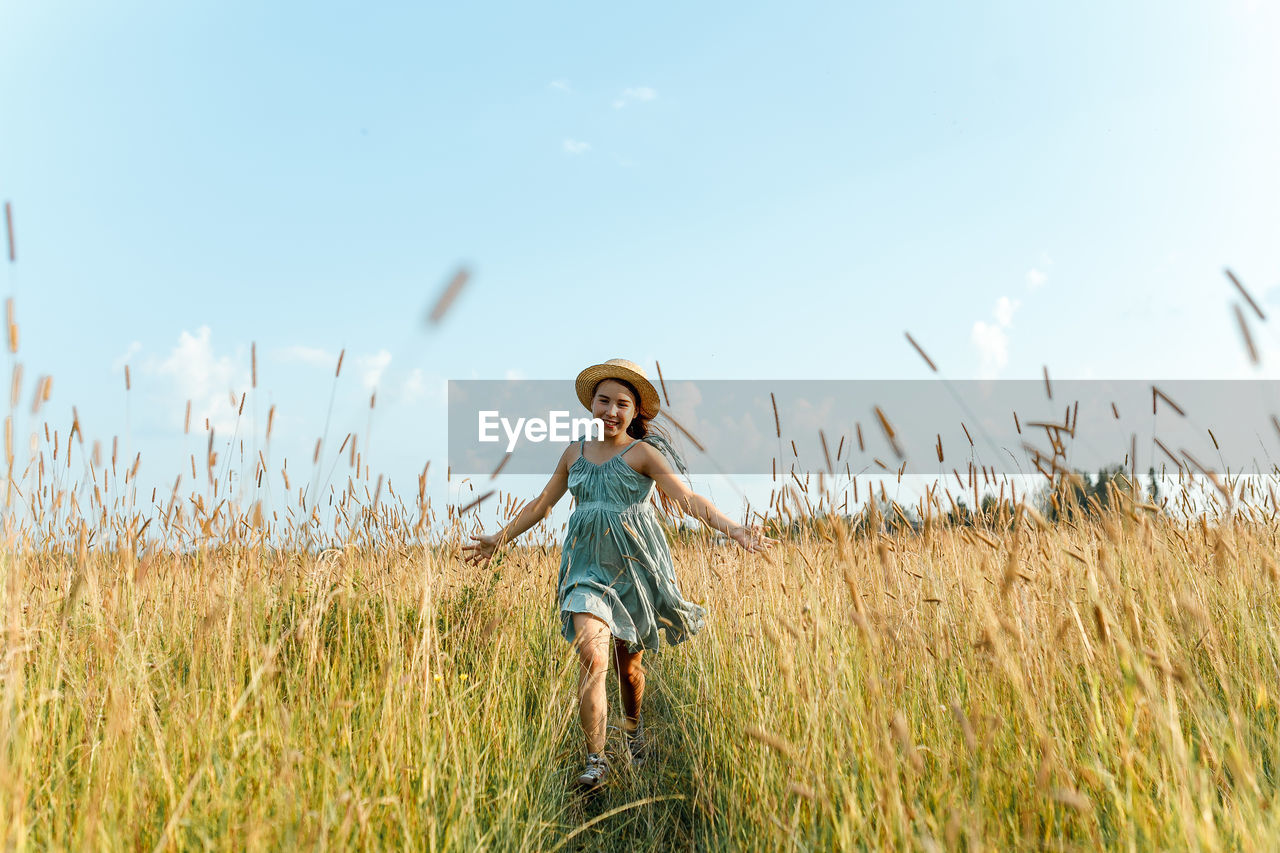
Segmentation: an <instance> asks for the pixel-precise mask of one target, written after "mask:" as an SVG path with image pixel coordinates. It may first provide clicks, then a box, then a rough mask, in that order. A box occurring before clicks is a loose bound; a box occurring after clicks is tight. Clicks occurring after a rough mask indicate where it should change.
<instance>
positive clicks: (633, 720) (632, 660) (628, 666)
mask: <svg viewBox="0 0 1280 853" xmlns="http://www.w3.org/2000/svg"><path fill="white" fill-rule="evenodd" d="M613 650H614V655H615V657H616V658H617V661H618V690H619V692H620V693H621V694H622V713H623V716H624V718H625V720H624V723H623V725H625V726H626V727H627V731H629V732H634V731H635V730H636V724H637V720H638V717H639V716H640V701H641V700H642V699H643V698H644V667H643V666H641V665H640V656H641V655H643V654H644V652H643V651H639V652H636V653H635V654H632V653H631V652H628V651H627V643H626V641H625V640H614V644H613Z"/></svg>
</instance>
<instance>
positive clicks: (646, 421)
mask: <svg viewBox="0 0 1280 853" xmlns="http://www.w3.org/2000/svg"><path fill="white" fill-rule="evenodd" d="M608 378H610V379H612V380H613V381H614V382H617V383H619V384H621V385H622V387H624V388H626V389H627V390H628V391H629V392H631V399H632V401H634V403H635V415H634V417H632V418H631V423H629V424H627V435H629V436H631V437H632V438H636V439H639V438H644V437H645V436H647V435H660V436H662V437H663V438H665V439H666V440H667V441H668V442H670V441H671V433H669V432H667V430H665V429H663V428H662V426H661V425H659V424H656V423H654V422H653V418H647V417H645V416H644V415H642V414H640V392H639V391H638V390H636V386H634V385H632V384H631V383H630V382H628V381H627V380H625V379H619V378H617V377H616V376H611V377H608ZM604 381H605V380H604V379H601V380H600V382H604ZM600 382H597V383H596V384H595V388H592V389H591V397H592V399H594V398H595V396H596V388H599V387H600ZM654 491H655V492H656V493H657V495H658V500H659V502H660V503H661V506H662V510H663V512H665V513H666V514H667V516H668V517H669V518H670V519H671V520H672V521H674V520H675V519H676V518H678V517H680V516H681V515H683V514H684V513H683V512H681V511H680V510H679V508H677V507H676V505H675V503H674V502H672V501H671V499H669V498H668V497H667V496H666V495H664V494H663V493H662V490H661V489H655V490H654Z"/></svg>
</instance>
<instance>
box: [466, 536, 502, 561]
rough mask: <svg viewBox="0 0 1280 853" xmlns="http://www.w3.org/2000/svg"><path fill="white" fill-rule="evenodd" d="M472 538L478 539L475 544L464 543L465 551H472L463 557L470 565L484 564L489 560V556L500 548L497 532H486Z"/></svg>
mask: <svg viewBox="0 0 1280 853" xmlns="http://www.w3.org/2000/svg"><path fill="white" fill-rule="evenodd" d="M471 538H472V539H474V540H476V542H475V544H472V545H463V546H462V550H463V551H470V552H471V553H470V554H467V555H466V556H464V557H463V558H462V560H463V562H465V563H466V564H467V565H470V566H483V565H484V564H485V563H487V562H489V558H490V557H492V556H493V552H494V551H496V550H497V548H498V535H497V534H496V533H489V534H485V533H482V534H480V535H479V536H475V535H473V536H472V537H471Z"/></svg>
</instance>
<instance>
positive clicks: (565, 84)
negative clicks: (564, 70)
mask: <svg viewBox="0 0 1280 853" xmlns="http://www.w3.org/2000/svg"><path fill="white" fill-rule="evenodd" d="M550 87H551V88H552V89H556V90H558V91H561V92H572V91H573V89H571V88H569V81H568V80H552V81H551V83H550Z"/></svg>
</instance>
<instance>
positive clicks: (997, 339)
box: [970, 320, 1009, 379]
mask: <svg viewBox="0 0 1280 853" xmlns="http://www.w3.org/2000/svg"><path fill="white" fill-rule="evenodd" d="M970 339H971V340H972V341H973V345H974V346H975V347H977V349H978V355H979V356H980V357H981V359H982V375H983V378H984V379H990V378H993V377H994V376H995V375H996V373H998V372H999V371H1000V370H1001V369H1002V368H1003V367H1004V366H1005V365H1006V364H1008V363H1009V336H1008V335H1006V334H1005V333H1004V329H1002V328H1000V327H999V326H996V325H994V324H989V323H984V322H983V321H981V320H979V321H977V322H976V323H974V324H973V332H972V333H971V334H970Z"/></svg>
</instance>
